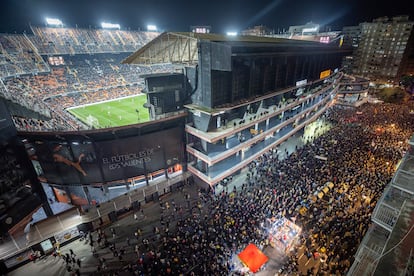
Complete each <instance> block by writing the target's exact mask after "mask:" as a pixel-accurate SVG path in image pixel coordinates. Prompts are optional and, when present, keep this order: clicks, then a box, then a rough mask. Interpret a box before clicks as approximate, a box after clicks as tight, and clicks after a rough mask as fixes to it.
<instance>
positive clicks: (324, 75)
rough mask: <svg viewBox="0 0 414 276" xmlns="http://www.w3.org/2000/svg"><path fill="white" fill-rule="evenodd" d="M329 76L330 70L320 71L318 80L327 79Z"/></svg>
mask: <svg viewBox="0 0 414 276" xmlns="http://www.w3.org/2000/svg"><path fill="white" fill-rule="evenodd" d="M330 74H331V69H328V70H325V71H322V72H321V73H320V75H319V78H320V79H323V78H326V77H329V75H330Z"/></svg>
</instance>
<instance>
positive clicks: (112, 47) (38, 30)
mask: <svg viewBox="0 0 414 276" xmlns="http://www.w3.org/2000/svg"><path fill="white" fill-rule="evenodd" d="M32 30H33V33H34V34H35V36H33V37H30V39H31V41H32V42H33V44H34V45H36V47H37V49H38V50H39V53H40V54H85V53H89V54H95V53H114V52H115V53H119V52H134V51H136V50H137V49H139V48H141V47H142V46H143V45H145V44H146V43H148V42H149V41H150V40H152V39H154V38H155V37H157V36H158V34H159V33H156V32H140V31H124V30H97V29H77V28H43V27H32Z"/></svg>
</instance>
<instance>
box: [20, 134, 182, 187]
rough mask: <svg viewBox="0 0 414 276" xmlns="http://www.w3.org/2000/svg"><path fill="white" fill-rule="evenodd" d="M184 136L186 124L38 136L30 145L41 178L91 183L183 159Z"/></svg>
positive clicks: (175, 162) (126, 175)
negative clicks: (102, 135) (96, 134)
mask: <svg viewBox="0 0 414 276" xmlns="http://www.w3.org/2000/svg"><path fill="white" fill-rule="evenodd" d="M182 137H183V130H182V128H179V127H176V128H172V129H168V130H162V131H158V132H154V133H150V134H145V135H141V136H131V137H124V138H118V139H112V140H103V141H102V140H101V141H99V140H95V141H93V140H91V139H83V140H81V139H79V137H78V138H77V139H76V141H74V140H70V138H67V140H66V141H57V140H46V139H42V140H40V139H38V140H36V141H30V145H29V146H28V147H27V149H28V153H29V156H30V157H31V159H32V163H33V165H34V167H35V170H36V172H37V173H38V175H39V179H40V181H42V182H46V183H50V184H90V183H102V182H109V181H115V180H122V179H127V178H130V177H135V176H139V175H144V174H148V173H151V172H154V171H157V170H160V169H166V168H167V167H169V166H172V165H174V164H177V163H181V162H182V161H183V153H184V145H183V139H182ZM63 139H65V137H63Z"/></svg>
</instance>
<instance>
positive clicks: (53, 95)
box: [0, 27, 174, 131]
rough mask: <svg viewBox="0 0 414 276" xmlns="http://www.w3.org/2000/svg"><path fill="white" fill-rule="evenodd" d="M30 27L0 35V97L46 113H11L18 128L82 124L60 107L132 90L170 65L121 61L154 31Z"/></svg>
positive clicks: (71, 127)
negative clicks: (32, 115)
mask: <svg viewBox="0 0 414 276" xmlns="http://www.w3.org/2000/svg"><path fill="white" fill-rule="evenodd" d="M31 28H32V31H33V34H34V35H26V34H23V35H20V34H19V35H14V34H13V35H10V34H0V96H2V97H4V98H6V99H9V100H11V101H13V102H15V103H17V104H20V105H22V106H25V107H26V108H29V109H31V110H34V111H36V112H39V113H41V114H43V115H46V116H47V117H49V118H50V120H47V121H44V120H39V119H35V118H23V117H19V116H13V121H14V123H15V125H16V127H17V128H18V129H19V130H22V131H53V130H76V129H83V128H87V126H85V125H84V124H83V123H81V122H79V121H78V120H77V119H75V118H74V117H73V116H72V115H70V114H69V113H68V112H67V111H66V110H65V109H66V108H69V107H73V106H78V105H82V104H88V103H94V102H99V101H104V100H109V99H115V98H119V97H124V96H130V95H135V94H138V93H140V92H141V90H142V88H143V79H142V78H141V75H142V74H148V73H160V72H171V71H173V69H174V67H173V66H172V65H171V64H163V65H155V66H144V67H143V66H135V65H134V66H133V65H126V64H121V61H122V60H124V59H125V58H126V57H128V56H129V55H130V54H132V53H133V52H134V51H136V50H137V49H139V48H140V47H142V46H143V45H144V44H146V43H147V42H149V41H150V40H152V39H154V38H155V37H156V36H157V35H158V34H159V33H156V32H141V31H126V30H104V29H99V30H97V29H78V28H45V27H31ZM56 61H57V62H56Z"/></svg>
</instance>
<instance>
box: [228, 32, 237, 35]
mask: <svg viewBox="0 0 414 276" xmlns="http://www.w3.org/2000/svg"><path fill="white" fill-rule="evenodd" d="M227 35H228V36H236V35H237V32H227Z"/></svg>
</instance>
